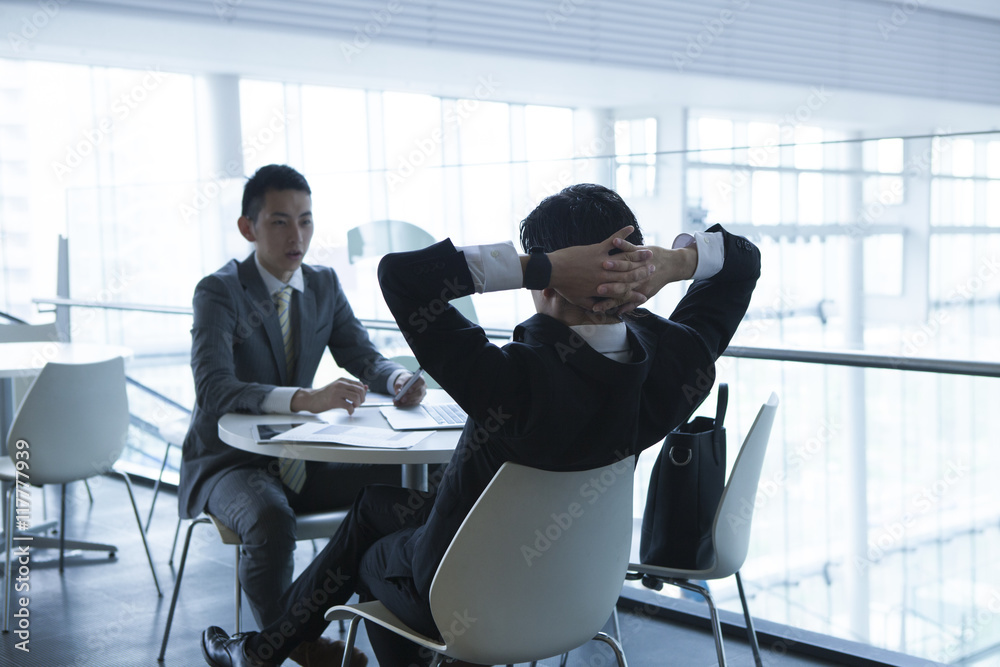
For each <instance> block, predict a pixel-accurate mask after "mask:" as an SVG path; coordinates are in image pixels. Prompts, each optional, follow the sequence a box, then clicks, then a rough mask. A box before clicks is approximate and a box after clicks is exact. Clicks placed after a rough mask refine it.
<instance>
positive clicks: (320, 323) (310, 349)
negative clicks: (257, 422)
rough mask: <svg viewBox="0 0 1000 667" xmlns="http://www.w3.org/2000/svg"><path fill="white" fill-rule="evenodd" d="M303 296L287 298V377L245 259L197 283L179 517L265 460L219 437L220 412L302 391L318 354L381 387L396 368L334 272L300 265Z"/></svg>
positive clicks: (277, 331) (273, 323)
mask: <svg viewBox="0 0 1000 667" xmlns="http://www.w3.org/2000/svg"><path fill="white" fill-rule="evenodd" d="M302 277H303V279H304V282H305V288H304V291H303V292H302V293H301V294H300V293H299V292H297V291H296V292H294V293H293V294H294V296H293V297H292V316H293V318H294V320H293V321H294V326H293V331H294V335H295V338H294V340H295V346H296V350H297V354H296V364H295V369H294V373H293V374H292V376H291V377H289V376H288V371H287V369H286V366H285V348H284V344H283V343H282V339H281V328H280V327H279V325H278V313H277V310H276V309H275V307H274V303H273V302H272V301H271V296H270V295H269V294H268V293H267V289H266V287H265V286H264V281H263V280H262V279H261V277H260V273H259V272H258V271H257V266H256V264H255V262H254V258H253V255H252V254H251V255H250V256H249V257H248V258H247V259H245V260H243V261H242V262H237V261H236V260H233V261H231V262H229V263H228V264H226V265H225V266H223V267H222V268H221V269H219V270H218V271H216V272H215V273H213V274H212V275H210V276H206V277H205V278H203V279H202V280H201V282H199V283H198V287H197V288H196V289H195V292H194V326H193V327H192V328H191V369H192V370H193V372H194V381H195V392H196V396H197V404H196V406H195V409H194V413H193V414H192V415H191V428H190V429H189V430H188V433H187V437H186V438H185V439H184V454H183V458H182V460H181V474H180V486H179V488H178V502H179V506H180V513H181V516H184V517H186V518H192V517H195V516H197V515H198V514H199V513H201V512H202V511H203V510H204V509H205V504H206V503H207V502H208V496H209V493H210V492H211V490H212V488H213V487H214V486H215V483H216V481H218V479H219V477H220V476H221V475H222V474H223V473H225V472H226V471H228V470H231V469H233V468H236V467H241V466H259V467H264V466H266V465H267V464H268V463H269V462H270V461H273V459H272V458H270V457H267V456H260V455H255V454H250V453H247V452H244V451H242V450H239V449H236V448H234V447H230V446H229V445H226V444H225V443H223V442H222V441H221V440H220V439H219V435H218V421H219V417H221V416H222V415H224V414H226V413H227V412H249V413H260V412H261V403H262V402H263V401H264V398H265V397H266V396H267V394H268V393H269V392H270V391H271V390H272V389H274V387H276V386H288V387H311V386H312V382H313V377H314V376H315V374H316V368H317V367H318V366H319V362H320V359H321V358H322V356H323V351H324V349H325V348H329V349H330V351H331V352H332V353H333V358H334V359H335V360H336V362H337V364H339V365H340V366H341V367H342V368H344V369H346V370H347V371H348V372H350V373H351V374H352V375H354V376H356V377H357V378H359V379H361V380H362V381H363V382H366V383H367V384H368V385H369V386H370V387H373V388H377V389H380V388H383V387H385V385H386V382H387V381H388V378H389V375H391V374H392V372H393V371H395V370H396V369H398V368H399V366H398V365H396V364H394V363H392V362H390V361H389V360H387V359H385V358H384V357H383V356H382V355H380V354H379V353H378V351H377V350H376V349H375V348H374V346H373V345H372V343H371V341H370V340H369V338H368V333H367V331H365V328H364V327H363V326H361V323H360V322H358V320H357V318H356V317H354V312H353V311H352V310H351V306H350V304H348V303H347V297H346V296H344V293H343V291H342V290H341V287H340V281H339V280H338V279H337V274H336V273H335V272H334V271H333V269H330V268H328V267H322V266H318V267H311V266H307V265H305V264H303V265H302Z"/></svg>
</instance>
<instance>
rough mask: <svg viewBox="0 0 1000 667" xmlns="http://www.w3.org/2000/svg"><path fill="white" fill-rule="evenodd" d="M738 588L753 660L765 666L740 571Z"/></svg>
mask: <svg viewBox="0 0 1000 667" xmlns="http://www.w3.org/2000/svg"><path fill="white" fill-rule="evenodd" d="M736 588H737V589H738V590H739V592H740V602H741V603H742V604H743V618H744V619H745V620H746V623H747V639H748V640H749V641H750V648H751V649H753V661H754V664H755V665H756V666H757V667H763V665H764V663H763V662H762V661H761V659H760V645H759V644H758V643H757V631H756V630H755V629H754V627H753V619H752V618H750V608H749V607H748V606H747V596H746V594H745V593H744V592H743V579H742V578H741V577H740V571H739V570H737V571H736Z"/></svg>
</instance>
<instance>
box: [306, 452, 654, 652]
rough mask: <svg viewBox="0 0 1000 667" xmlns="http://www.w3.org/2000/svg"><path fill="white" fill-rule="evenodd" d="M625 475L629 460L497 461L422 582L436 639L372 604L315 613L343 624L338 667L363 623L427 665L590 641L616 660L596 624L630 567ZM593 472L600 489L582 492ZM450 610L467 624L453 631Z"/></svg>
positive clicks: (628, 480) (629, 478)
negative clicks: (421, 650)
mask: <svg viewBox="0 0 1000 667" xmlns="http://www.w3.org/2000/svg"><path fill="white" fill-rule="evenodd" d="M634 474H635V457H629V458H627V459H624V460H622V461H618V462H617V463H615V464H612V465H608V466H604V467H602V468H597V469H594V470H582V471H574V472H552V471H547V470H538V469H535V468H528V467H526V466H522V465H517V464H514V463H510V462H507V463H504V464H503V466H501V467H500V470H499V471H497V473H496V475H495V476H494V477H493V480H492V481H491V482H490V483H489V485H488V486H487V487H486V490H485V491H483V494H482V495H481V496H480V497H479V500H477V501H476V504H475V505H474V506H473V508H472V510H471V511H470V512H469V514H468V516H467V517H466V518H465V521H463V522H462V525H461V527H460V528H459V529H458V532H457V533H456V534H455V537H454V538H453V539H452V541H451V544H450V545H449V547H448V549H447V551H446V552H445V554H444V557H443V558H442V559H441V563H440V565H438V569H437V572H436V573H435V575H434V579H433V580H432V582H431V588H430V607H431V613H432V615H433V618H434V622H435V624H436V625H437V626H438V627H439V628H442V629H443V632H442V635H443V638H442V639H435V638H431V637H425V636H423V635H421V634H418V633H417V632H415V631H414V630H412V629H411V628H409V627H407V626H406V625H405V624H404V623H403V622H402V621H400V620H399V619H398V618H397V617H396V616H395V615H394V614H392V613H391V612H390V611H389V610H388V609H386V608H385V606H384V605H383V604H382V603H381V602H378V601H377V600H376V601H371V602H362V603H357V604H350V605H339V606H336V607H333V608H332V609H330V610H328V611H327V612H326V615H325V618H326V619H327V620H328V621H332V620H346V619H350V620H351V625H350V629H349V630H348V634H347V648H346V649H345V651H344V655H345V656H346V658H345V662H344V667H347V665H348V661H349V660H350V656H351V651H352V649H353V646H354V639H355V636H356V634H357V627H358V623H359V622H360V621H361V620H362V619H365V620H367V621H369V622H372V623H376V624H378V625H381V626H382V627H385V628H387V629H389V630H391V631H393V632H395V633H396V634H398V635H401V636H403V637H406V638H407V639H409V640H411V641H413V642H415V643H417V644H419V645H420V646H423V647H425V648H427V649H430V650H431V651H434V652H435V658H434V661H433V662H432V665H434V666H435V667H436V666H437V665H440V664H441V662H442V660H443V659H444V658H445V657H449V658H454V659H458V660H465V661H468V662H472V663H476V664H485V665H502V664H513V663H518V662H528V661H537V660H541V659H544V658H548V657H550V656H554V655H559V654H561V653H564V652H566V651H569V650H570V649H574V648H576V647H578V646H581V645H582V644H584V643H586V642H587V641H589V640H591V639H596V640H599V641H603V642H605V643H607V644H608V645H609V646H611V648H612V650H613V651H614V653H615V657H616V659H617V661H618V664H619V665H621V667H626V662H625V656H624V654H623V653H622V650H621V646H620V645H619V643H618V642H617V641H616V640H614V639H612V638H611V637H609V636H608V635H606V634H604V633H603V632H600V630H601V628H602V627H603V626H604V623H605V621H607V618H608V614H609V613H610V611H611V609H613V608H614V606H615V603H616V602H617V600H618V595H619V593H620V592H621V583H622V578H623V577H624V574H625V571H626V568H627V567H628V556H629V550H630V548H631V543H632V482H633V477H634ZM595 478H597V479H600V480H601V481H602V485H601V489H603V493H597V492H595V491H593V490H592V489H593V487H592V482H591V480H593V479H595ZM608 480H611V481H608ZM606 481H608V483H606V484H605V483H604V482H606ZM587 489H591V491H587ZM574 508H575V509H574ZM540 536H541V537H540ZM542 538H544V540H543V539H542ZM580 582H587V584H586V585H581V584H580ZM456 614H458V615H459V616H463V615H467V616H468V617H471V618H475V619H477V620H476V622H475V623H473V624H471V625H469V626H468V627H464V626H463V627H462V629H461V632H459V631H454V632H452V631H451V630H450V628H452V627H453V623H454V621H455V618H456ZM463 617H464V616H463Z"/></svg>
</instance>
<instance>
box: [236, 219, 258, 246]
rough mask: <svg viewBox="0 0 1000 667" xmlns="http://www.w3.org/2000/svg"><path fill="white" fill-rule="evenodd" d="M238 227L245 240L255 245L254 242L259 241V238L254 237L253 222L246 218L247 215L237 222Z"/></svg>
mask: <svg viewBox="0 0 1000 667" xmlns="http://www.w3.org/2000/svg"><path fill="white" fill-rule="evenodd" d="M236 225H237V226H238V227H239V228H240V234H242V235H243V238H245V239H246V240H247V241H250V243H253V242H254V241H256V240H257V237H256V236H254V233H253V220H251V219H250V218H248V217H246V216H245V215H241V216H240V219H239V220H237V221H236Z"/></svg>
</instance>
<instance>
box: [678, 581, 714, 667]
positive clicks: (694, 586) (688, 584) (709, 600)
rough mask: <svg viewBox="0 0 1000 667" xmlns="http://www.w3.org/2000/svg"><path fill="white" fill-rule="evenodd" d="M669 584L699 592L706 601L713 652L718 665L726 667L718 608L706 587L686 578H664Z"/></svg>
mask: <svg viewBox="0 0 1000 667" xmlns="http://www.w3.org/2000/svg"><path fill="white" fill-rule="evenodd" d="M664 581H666V582H667V583H669V584H673V585H674V586H677V587H678V588H683V589H685V590H688V591H694V592H695V593H700V594H701V596H702V597H704V598H705V602H707V603H708V613H709V614H710V615H711V617H712V635H713V636H714V637H715V653H716V654H717V655H718V656H719V667H726V651H725V649H723V648H722V624H721V623H720V622H719V610H718V609H716V608H715V600H713V599H712V594H711V593H709V591H708V588H706V587H704V586H699V585H698V584H694V583H691V582H690V581H688V580H687V579H664Z"/></svg>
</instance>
